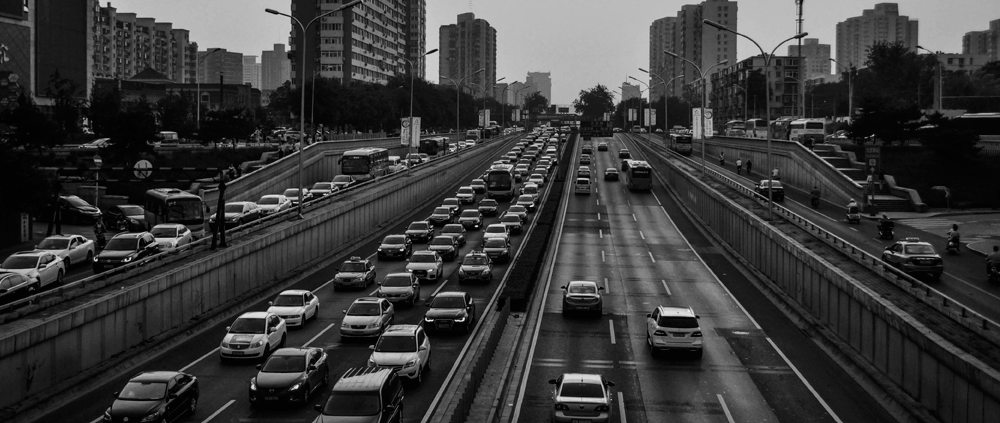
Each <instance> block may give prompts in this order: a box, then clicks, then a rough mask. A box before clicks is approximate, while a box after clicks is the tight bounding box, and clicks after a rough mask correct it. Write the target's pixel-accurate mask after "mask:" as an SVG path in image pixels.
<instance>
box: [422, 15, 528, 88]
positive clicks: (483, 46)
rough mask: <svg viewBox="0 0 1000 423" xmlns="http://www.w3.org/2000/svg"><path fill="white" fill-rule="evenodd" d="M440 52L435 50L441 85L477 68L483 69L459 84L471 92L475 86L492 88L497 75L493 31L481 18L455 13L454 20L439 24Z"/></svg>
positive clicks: (467, 74)
mask: <svg viewBox="0 0 1000 423" xmlns="http://www.w3.org/2000/svg"><path fill="white" fill-rule="evenodd" d="M440 36H441V38H440V41H439V42H440V47H439V48H440V51H439V52H438V72H439V78H438V81H439V83H440V84H441V85H448V84H451V82H449V81H448V79H447V78H450V79H453V80H455V82H458V80H459V79H462V78H465V77H466V76H469V75H471V74H472V73H473V72H476V71H477V70H479V69H485V71H483V72H481V73H478V74H476V75H473V76H470V77H469V78H468V79H466V80H465V83H464V85H463V87H462V89H463V90H468V92H469V93H471V94H473V95H475V94H476V92H477V90H476V89H474V88H471V87H472V86H478V87H480V88H481V89H483V90H484V91H486V92H488V93H489V92H490V91H492V84H493V83H494V81H496V77H497V31H496V29H494V28H493V27H492V26H490V23H489V22H487V21H486V20H485V19H476V15H474V14H472V13H463V14H461V15H458V23H456V24H452V25H441V29H440ZM522 94H523V93H522Z"/></svg>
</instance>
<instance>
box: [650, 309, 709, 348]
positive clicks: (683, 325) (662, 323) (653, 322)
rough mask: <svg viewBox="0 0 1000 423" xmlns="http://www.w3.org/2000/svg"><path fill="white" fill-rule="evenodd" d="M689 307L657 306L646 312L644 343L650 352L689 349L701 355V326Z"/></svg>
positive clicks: (697, 317) (698, 317)
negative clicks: (650, 311)
mask: <svg viewBox="0 0 1000 423" xmlns="http://www.w3.org/2000/svg"><path fill="white" fill-rule="evenodd" d="M700 318H701V317H700V316H698V315H697V314H694V310H692V309H691V307H668V306H662V305H661V306H658V307H656V309H654V310H653V312H652V313H649V314H646V344H647V345H648V346H649V352H650V354H655V353H656V352H657V351H668V350H679V351H689V352H693V353H695V354H697V356H698V357H701V355H702V351H703V339H702V332H701V326H700V325H699V324H698V319H700Z"/></svg>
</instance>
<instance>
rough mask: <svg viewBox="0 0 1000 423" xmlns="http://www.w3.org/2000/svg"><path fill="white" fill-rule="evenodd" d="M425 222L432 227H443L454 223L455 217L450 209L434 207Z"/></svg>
mask: <svg viewBox="0 0 1000 423" xmlns="http://www.w3.org/2000/svg"><path fill="white" fill-rule="evenodd" d="M427 221H428V222H430V223H431V224H432V225H434V226H444V225H447V224H449V223H454V222H455V215H454V212H453V211H452V208H450V207H444V206H441V207H435V208H434V210H433V211H432V212H431V215H430V216H428V217H427Z"/></svg>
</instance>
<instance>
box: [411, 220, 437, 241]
mask: <svg viewBox="0 0 1000 423" xmlns="http://www.w3.org/2000/svg"><path fill="white" fill-rule="evenodd" d="M405 233H406V237H407V238H409V239H410V240H412V241H413V242H427V241H430V240H431V237H433V236H434V226H432V225H431V223H430V222H427V221H416V222H410V226H407V227H406V232H405Z"/></svg>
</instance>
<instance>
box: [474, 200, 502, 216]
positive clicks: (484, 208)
mask: <svg viewBox="0 0 1000 423" xmlns="http://www.w3.org/2000/svg"><path fill="white" fill-rule="evenodd" d="M499 207H500V205H499V203H497V200H494V199H492V198H484V199H482V200H480V201H479V212H480V213H482V214H483V216H496V215H497V213H499Z"/></svg>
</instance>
